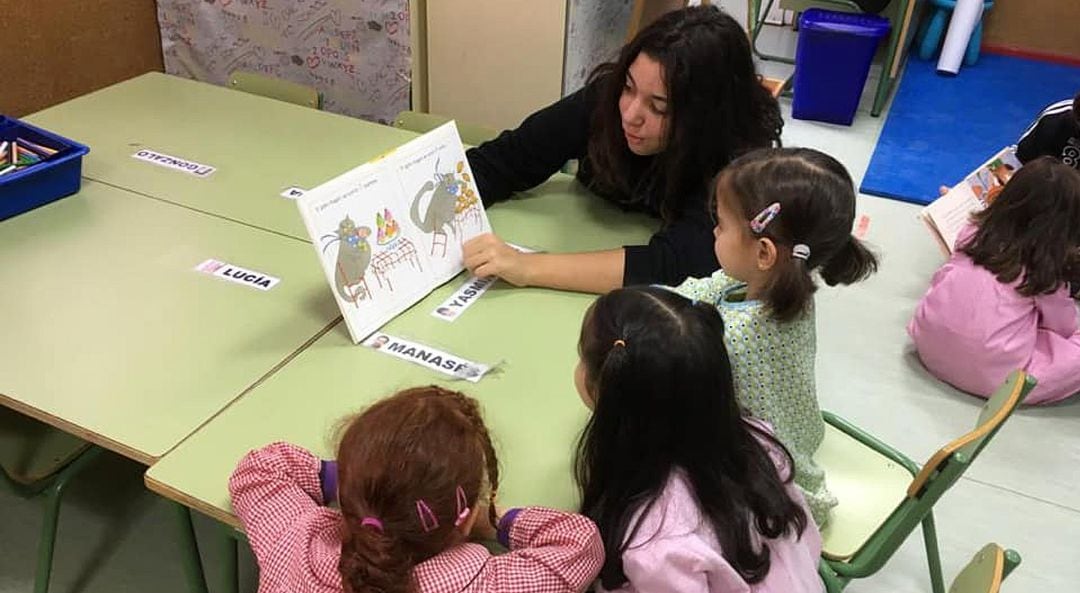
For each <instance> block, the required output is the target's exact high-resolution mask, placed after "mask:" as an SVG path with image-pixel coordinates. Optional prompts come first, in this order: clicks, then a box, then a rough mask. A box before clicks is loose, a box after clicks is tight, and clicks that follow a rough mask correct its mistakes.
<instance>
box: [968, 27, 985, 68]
mask: <svg viewBox="0 0 1080 593" xmlns="http://www.w3.org/2000/svg"><path fill="white" fill-rule="evenodd" d="M982 28H983V26H982V21H981V20H980V21H979V22H978V23H977V24H976V25H975V30H974V31H972V32H971V39H970V40H969V41H968V46H967V51H966V52H964V65H965V66H974V65H975V64H976V63H977V62H978V61H979V51H980V50H981V46H982Z"/></svg>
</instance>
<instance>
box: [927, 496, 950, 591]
mask: <svg viewBox="0 0 1080 593" xmlns="http://www.w3.org/2000/svg"><path fill="white" fill-rule="evenodd" d="M922 532H923V540H924V541H925V543H926V563H927V565H928V567H929V569H930V587H931V590H932V591H933V593H945V579H944V578H943V577H942V576H941V555H940V554H939V553H938V541H937V529H936V528H935V527H934V513H933V512H930V513H927V515H926V518H925V519H923V521H922Z"/></svg>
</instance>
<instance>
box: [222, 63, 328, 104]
mask: <svg viewBox="0 0 1080 593" xmlns="http://www.w3.org/2000/svg"><path fill="white" fill-rule="evenodd" d="M229 85H230V86H231V87H232V88H234V89H236V90H238V91H244V92H245V93H251V94H253V95H259V96H260V97H267V98H270V99H277V100H278V101H285V102H286V103H293V104H294V105H300V106H303V107H311V108H312V109H321V108H322V95H320V94H319V92H318V91H316V90H315V89H313V88H311V87H309V86H304V85H302V84H297V83H295V82H290V81H288V80H281V79H280V78H273V77H270V76H264V75H262V74H257V73H255V72H244V71H242V70H237V71H236V72H233V73H232V74H230V75H229Z"/></svg>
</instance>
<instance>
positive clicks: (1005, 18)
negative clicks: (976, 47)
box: [983, 0, 1080, 60]
mask: <svg viewBox="0 0 1080 593" xmlns="http://www.w3.org/2000/svg"><path fill="white" fill-rule="evenodd" d="M1077 23H1080V2H1077V1H1076V0H998V1H997V2H995V3H994V7H993V8H991V9H990V12H988V13H986V16H985V17H984V21H983V27H984V29H983V43H984V44H987V45H993V46H998V47H1005V48H1011V49H1019V50H1024V51H1029V52H1035V53H1044V54H1054V55H1057V56H1062V57H1067V58H1073V59H1078V60H1080V32H1078V30H1077Z"/></svg>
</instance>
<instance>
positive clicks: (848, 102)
mask: <svg viewBox="0 0 1080 593" xmlns="http://www.w3.org/2000/svg"><path fill="white" fill-rule="evenodd" d="M889 28H890V27H889V19H887V18H884V17H879V16H874V15H869V14H850V13H845V12H833V11H831V10H821V9H819V8H811V9H810V10H807V11H806V12H804V13H803V14H802V18H800V19H799V42H798V45H797V46H796V48H795V97H794V99H793V100H792V105H791V115H792V117H794V118H796V119H812V120H817V121H824V122H829V123H834V124H843V125H845V126H850V125H851V121H852V120H853V119H855V110H856V109H857V108H858V107H859V97H860V96H862V90H863V86H864V85H865V84H866V76H867V74H869V73H870V62H871V61H873V59H874V53H875V52H876V51H877V47H878V43H879V42H880V41H881V38H882V37H884V36H886V35H888V33H889Z"/></svg>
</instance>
